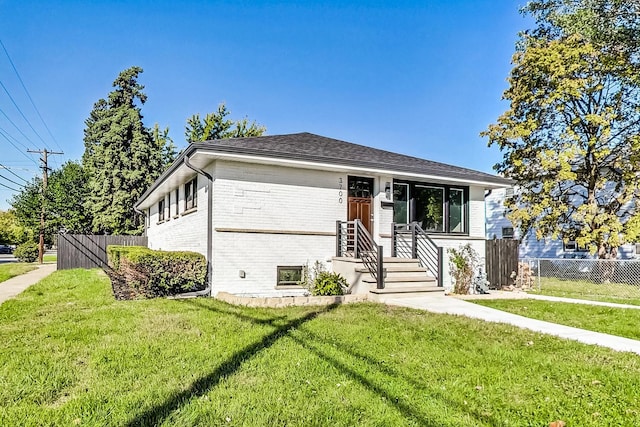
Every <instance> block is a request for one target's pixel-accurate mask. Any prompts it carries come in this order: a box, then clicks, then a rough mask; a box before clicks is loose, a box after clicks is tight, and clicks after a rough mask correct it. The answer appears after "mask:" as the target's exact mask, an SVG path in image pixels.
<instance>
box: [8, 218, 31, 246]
mask: <svg viewBox="0 0 640 427" xmlns="http://www.w3.org/2000/svg"><path fill="white" fill-rule="evenodd" d="M33 237H34V235H33V233H32V232H30V230H29V229H27V228H26V227H24V226H23V225H21V224H20V222H19V221H18V217H17V216H16V213H15V211H13V210H8V211H0V244H5V245H17V244H19V243H23V242H26V241H33Z"/></svg>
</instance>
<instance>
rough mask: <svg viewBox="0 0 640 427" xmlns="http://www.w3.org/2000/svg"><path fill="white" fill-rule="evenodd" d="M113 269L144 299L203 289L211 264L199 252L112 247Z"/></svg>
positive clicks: (110, 264)
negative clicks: (208, 266)
mask: <svg viewBox="0 0 640 427" xmlns="http://www.w3.org/2000/svg"><path fill="white" fill-rule="evenodd" d="M107 256H108V259H109V266H110V267H111V268H112V269H113V270H115V271H116V273H117V274H119V275H120V276H121V277H122V278H123V279H124V280H125V281H126V283H127V285H128V286H130V287H132V288H134V289H135V291H137V293H138V294H139V295H140V296H144V297H150V298H152V297H156V296H166V295H175V294H179V293H183V292H191V291H197V290H202V289H204V288H205V287H206V281H207V261H206V259H205V257H204V256H203V255H201V254H199V253H195V252H177V251H156V250H152V249H148V248H145V247H142V246H108V247H107Z"/></svg>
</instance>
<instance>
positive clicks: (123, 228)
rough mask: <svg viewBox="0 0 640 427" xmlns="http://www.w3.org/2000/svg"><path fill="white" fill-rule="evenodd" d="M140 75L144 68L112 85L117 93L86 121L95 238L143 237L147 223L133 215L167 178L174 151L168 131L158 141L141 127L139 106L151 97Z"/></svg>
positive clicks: (96, 107) (85, 160) (86, 158)
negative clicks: (141, 199)
mask: <svg viewBox="0 0 640 427" xmlns="http://www.w3.org/2000/svg"><path fill="white" fill-rule="evenodd" d="M140 73H142V68H140V67H131V68H128V69H126V70H124V71H122V72H121V73H120V74H119V75H118V77H117V78H116V80H115V81H114V82H113V87H114V88H115V89H114V90H113V91H112V92H110V93H109V96H108V98H107V99H100V100H98V101H97V102H96V103H95V104H94V107H93V110H92V111H91V113H90V114H89V118H88V119H87V120H86V121H85V125H86V128H85V131H84V143H85V152H84V155H83V156H82V164H83V166H84V168H85V169H86V172H87V174H88V177H89V180H88V186H89V197H88V200H87V203H86V207H87V209H88V210H89V212H90V214H91V216H92V231H93V232H96V233H108V234H140V233H141V232H142V230H143V226H144V219H143V216H142V215H141V214H138V213H136V212H135V211H134V209H133V208H134V203H135V202H136V200H138V198H139V197H140V196H141V195H142V193H143V192H144V191H145V190H146V189H147V188H149V186H151V184H152V183H153V182H154V181H155V179H156V178H157V177H158V176H159V175H160V174H161V173H162V172H163V168H164V165H165V164H166V162H167V158H168V154H167V153H169V152H171V151H172V149H171V148H168V147H170V145H171V140H170V138H168V135H167V134H166V133H165V131H166V130H165V131H162V132H161V131H160V130H159V129H158V132H157V134H155V136H154V132H155V131H154V130H150V129H147V128H146V127H145V126H144V124H143V122H142V118H143V116H142V113H141V108H140V106H141V105H143V104H144V103H145V102H146V100H147V96H146V95H145V94H144V92H143V89H144V86H142V85H141V84H139V83H138V80H137V79H138V76H139V75H140ZM160 145H162V146H160Z"/></svg>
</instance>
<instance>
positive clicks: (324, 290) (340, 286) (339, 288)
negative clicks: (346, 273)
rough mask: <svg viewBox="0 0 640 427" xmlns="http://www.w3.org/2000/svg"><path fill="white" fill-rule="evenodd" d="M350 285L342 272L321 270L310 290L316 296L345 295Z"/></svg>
mask: <svg viewBox="0 0 640 427" xmlns="http://www.w3.org/2000/svg"><path fill="white" fill-rule="evenodd" d="M348 286H349V285H348V284H347V280H346V279H345V278H344V277H342V276H341V275H340V274H338V273H331V272H328V271H321V272H319V273H318V275H317V276H316V278H315V280H314V282H313V285H312V286H311V289H310V291H311V295H314V296H330V295H344V291H345V289H347V287H348Z"/></svg>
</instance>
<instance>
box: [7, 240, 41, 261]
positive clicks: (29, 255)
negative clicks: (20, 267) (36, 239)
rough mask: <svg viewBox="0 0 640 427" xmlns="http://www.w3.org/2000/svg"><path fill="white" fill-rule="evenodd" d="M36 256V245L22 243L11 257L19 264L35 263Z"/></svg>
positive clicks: (37, 251) (37, 252)
mask: <svg viewBox="0 0 640 427" xmlns="http://www.w3.org/2000/svg"><path fill="white" fill-rule="evenodd" d="M38 254H39V250H38V245H37V244H35V243H33V242H25V243H22V244H20V245H18V247H17V248H16V250H15V251H13V256H14V257H16V259H17V260H18V261H20V262H35V260H37V259H38Z"/></svg>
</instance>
